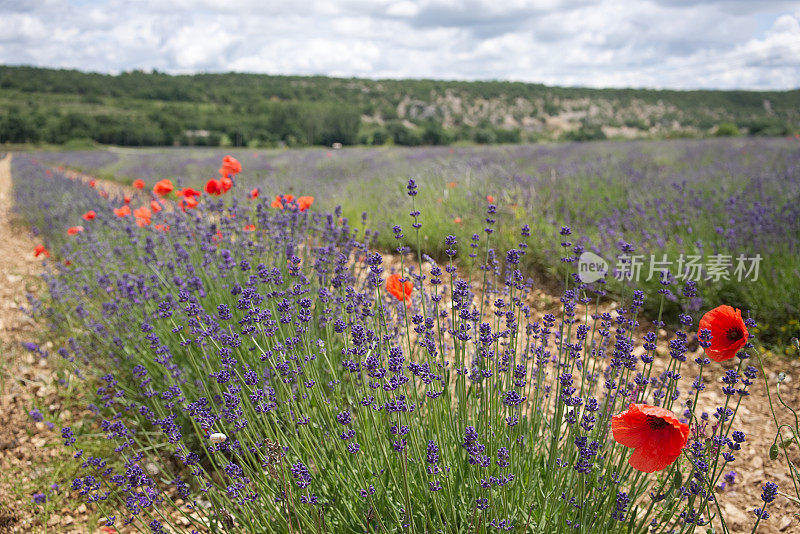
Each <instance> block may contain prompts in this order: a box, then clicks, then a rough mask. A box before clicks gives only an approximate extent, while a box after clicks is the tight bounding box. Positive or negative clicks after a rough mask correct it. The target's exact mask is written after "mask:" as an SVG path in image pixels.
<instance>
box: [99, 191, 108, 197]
mask: <svg viewBox="0 0 800 534" xmlns="http://www.w3.org/2000/svg"><path fill="white" fill-rule="evenodd" d="M97 194H98V195H100V196H101V197H103V198H108V191H103V190H102V189H101V190H99V191H98V192H97Z"/></svg>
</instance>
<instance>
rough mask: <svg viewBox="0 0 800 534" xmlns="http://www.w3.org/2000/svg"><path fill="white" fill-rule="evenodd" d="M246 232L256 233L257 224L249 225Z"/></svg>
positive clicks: (245, 228) (245, 229)
mask: <svg viewBox="0 0 800 534" xmlns="http://www.w3.org/2000/svg"><path fill="white" fill-rule="evenodd" d="M244 231H245V232H255V231H256V225H255V224H248V225H247V226H245V227H244Z"/></svg>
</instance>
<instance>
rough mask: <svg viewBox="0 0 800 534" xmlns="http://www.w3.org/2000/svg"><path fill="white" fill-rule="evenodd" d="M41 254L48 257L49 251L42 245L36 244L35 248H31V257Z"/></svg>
mask: <svg viewBox="0 0 800 534" xmlns="http://www.w3.org/2000/svg"><path fill="white" fill-rule="evenodd" d="M42 254H44V257H45V258H49V257H50V251H49V250H47V249H46V248H44V245H36V248H34V249H33V257H34V258H38V257H39V256H41V255H42Z"/></svg>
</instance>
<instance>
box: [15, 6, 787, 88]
mask: <svg viewBox="0 0 800 534" xmlns="http://www.w3.org/2000/svg"><path fill="white" fill-rule="evenodd" d="M0 64H5V65H34V66H40V67H52V68H70V69H78V70H82V71H92V72H103V73H119V72H122V71H130V70H134V69H142V70H145V71H151V70H158V71H160V72H167V73H171V74H190V73H197V72H230V71H236V72H252V73H266V74H296V75H327V76H336V77H358V78H372V79H380V78H432V79H444V80H511V81H524V82H536V83H544V84H547V85H558V86H582V87H634V88H640V87H647V88H661V89H753V90H784V89H797V88H800V1H798V0H793V1H769V0H703V1H690V0H461V1H457V0H399V1H397V0H133V1H121V0H0Z"/></svg>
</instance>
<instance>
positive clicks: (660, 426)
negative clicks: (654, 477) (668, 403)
mask: <svg viewBox="0 0 800 534" xmlns="http://www.w3.org/2000/svg"><path fill="white" fill-rule="evenodd" d="M611 431H612V432H613V434H614V441H616V442H617V443H619V444H620V445H624V446H625V447H630V448H632V449H634V451H633V454H632V455H631V457H630V459H629V460H628V463H629V464H630V465H631V467H633V468H634V469H637V470H639V471H642V472H643V473H652V472H654V471H661V470H662V469H665V468H666V467H668V466H669V465H671V464H672V463H673V462H674V461H675V460H677V459H678V456H680V454H681V450H683V448H684V447H685V446H686V441H687V440H688V439H689V425H687V424H685V423H681V422H680V421H678V418H677V417H675V414H674V413H672V412H671V411H669V410H667V409H665V408H660V407H657V406H650V405H648V404H633V403H631V405H630V406H628V410H627V411H625V412H624V413H621V414H619V415H615V416H614V417H612V418H611Z"/></svg>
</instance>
